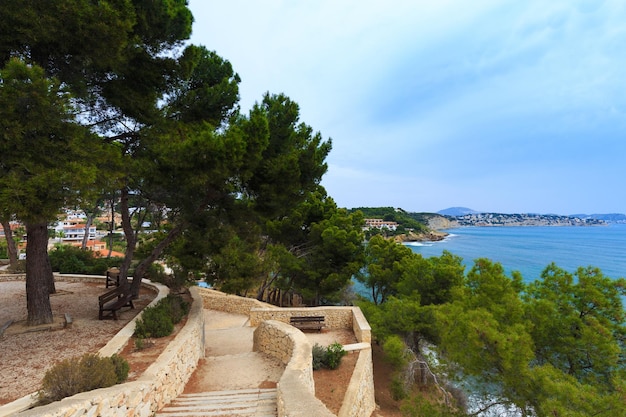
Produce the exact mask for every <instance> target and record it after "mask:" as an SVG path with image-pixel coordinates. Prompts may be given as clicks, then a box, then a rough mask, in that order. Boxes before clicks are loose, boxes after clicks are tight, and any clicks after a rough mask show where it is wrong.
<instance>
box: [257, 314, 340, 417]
mask: <svg viewBox="0 0 626 417" xmlns="http://www.w3.org/2000/svg"><path fill="white" fill-rule="evenodd" d="M254 351H258V352H262V353H265V354H267V355H269V356H272V357H274V358H276V359H278V360H280V361H281V362H282V363H283V364H285V365H286V366H285V371H284V372H283V375H282V376H281V378H280V380H279V381H278V385H277V388H276V389H277V392H276V395H277V402H278V416H279V417H283V416H289V417H307V416H317V417H333V416H334V414H333V413H331V412H330V411H329V410H328V408H326V406H325V405H324V404H323V403H322V402H321V401H320V400H319V399H317V398H316V397H315V383H314V381H313V368H312V365H311V364H312V361H313V354H312V352H311V344H310V343H309V341H308V340H307V338H306V336H305V335H304V334H303V333H302V332H301V331H300V330H298V329H296V328H295V327H293V326H290V325H288V324H286V323H283V322H280V321H276V320H266V321H263V322H262V323H261V324H259V326H258V327H257V328H256V330H255V331H254Z"/></svg>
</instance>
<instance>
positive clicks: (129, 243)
mask: <svg viewBox="0 0 626 417" xmlns="http://www.w3.org/2000/svg"><path fill="white" fill-rule="evenodd" d="M120 213H121V215H122V229H123V230H124V237H125V238H126V250H125V251H124V260H123V261H122V265H120V285H128V270H129V269H130V263H131V261H132V260H133V255H134V254H135V245H136V243H137V236H136V234H135V231H134V230H133V225H132V224H131V219H130V207H129V206H128V189H126V188H123V189H122V190H121V194H120Z"/></svg>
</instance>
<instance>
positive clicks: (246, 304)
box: [199, 288, 280, 326]
mask: <svg viewBox="0 0 626 417" xmlns="http://www.w3.org/2000/svg"><path fill="white" fill-rule="evenodd" d="M199 290H200V295H201V296H202V299H203V300H204V308H208V309H210V310H217V311H223V312H225V313H233V314H243V315H245V316H249V315H250V310H252V309H255V308H267V309H272V310H280V307H276V306H273V305H271V304H267V303H264V302H261V301H259V300H256V299H254V298H247V297H240V296H238V295H232V294H226V293H223V292H220V291H216V290H213V289H208V288H199ZM254 326H256V324H255V325H254Z"/></svg>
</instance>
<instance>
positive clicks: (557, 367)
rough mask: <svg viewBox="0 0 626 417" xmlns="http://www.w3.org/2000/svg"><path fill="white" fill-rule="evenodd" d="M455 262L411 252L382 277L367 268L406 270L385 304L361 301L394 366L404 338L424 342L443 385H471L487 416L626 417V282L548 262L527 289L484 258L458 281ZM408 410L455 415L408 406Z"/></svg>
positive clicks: (459, 269) (414, 404) (460, 272)
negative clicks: (496, 411) (501, 411)
mask: <svg viewBox="0 0 626 417" xmlns="http://www.w3.org/2000/svg"><path fill="white" fill-rule="evenodd" d="M372 240H373V242H374V244H378V242H379V238H376V239H372ZM381 247H382V245H381ZM370 253H371V252H370ZM393 253H394V249H393V248H390V249H389V252H388V253H387V254H383V256H389V257H391V258H393ZM373 259H374V258H372V257H370V258H369V260H370V261H372V260H373ZM405 259H406V260H408V261H406V260H405ZM460 261H461V260H460V258H458V257H456V256H454V255H452V254H449V253H444V255H442V256H441V257H439V258H431V259H428V260H424V259H420V258H419V257H413V256H410V255H408V256H407V257H406V258H402V259H400V260H397V261H396V262H388V263H386V264H385V263H380V264H381V265H386V266H385V267H384V268H381V270H380V271H378V270H376V268H370V269H371V270H372V271H374V277H381V276H385V277H389V276H391V273H392V272H393V271H396V270H398V268H399V266H400V265H403V264H404V265H405V267H406V271H409V273H406V274H402V275H400V276H399V277H398V278H396V279H395V281H394V280H387V281H385V282H394V284H393V285H392V286H391V288H392V289H393V291H392V292H391V294H390V295H388V296H387V297H386V298H385V301H384V302H383V303H382V304H380V305H376V304H375V303H373V302H364V301H362V302H360V303H359V305H360V306H361V308H362V310H363V312H364V314H365V315H366V317H367V318H368V320H369V322H370V324H371V325H372V332H373V335H374V336H375V337H376V338H377V339H378V340H379V341H381V342H382V343H383V347H384V349H385V351H386V353H387V355H388V357H389V359H390V360H391V361H392V362H393V363H394V364H396V365H397V366H400V367H401V366H402V364H403V359H404V358H403V355H402V350H403V343H402V340H407V341H409V342H410V343H411V344H412V346H413V348H414V349H421V348H422V347H423V343H422V341H424V340H426V341H429V342H431V343H434V344H435V347H434V349H435V351H436V352H437V354H438V356H437V366H436V367H433V368H432V369H433V370H436V371H437V372H438V373H439V377H438V378H439V380H440V382H441V383H442V384H444V385H445V382H446V380H452V381H457V382H460V383H463V382H467V381H468V380H470V381H471V383H469V384H468V385H469V386H471V393H472V395H473V396H476V397H477V398H482V399H483V400H484V403H483V405H484V406H485V407H486V409H487V408H489V406H490V405H493V404H496V403H497V404H501V405H503V406H506V407H509V408H511V409H514V410H517V411H518V412H520V413H521V414H524V415H536V416H538V417H543V416H552V415H568V416H570V415H571V416H584V415H591V414H594V415H598V416H607V417H608V416H613V415H617V416H621V417H623V416H624V415H625V411H624V410H626V407H624V393H625V392H626V389H625V384H624V382H623V381H624V380H626V367H625V366H624V363H626V361H625V358H626V344H625V343H624V340H626V337H625V336H626V323H625V318H626V312H625V311H624V309H623V305H622V300H623V297H624V296H625V295H626V280H624V279H621V278H620V279H611V278H608V277H605V276H604V275H603V274H602V273H601V271H600V270H598V269H597V268H592V267H586V268H579V269H578V270H576V272H575V273H574V274H570V273H568V272H566V271H563V270H562V269H560V268H558V267H557V266H556V265H553V264H552V265H549V266H548V267H547V268H546V269H545V270H544V272H543V273H542V277H541V280H539V281H536V282H534V283H531V284H528V285H525V284H524V283H523V281H522V277H521V276H520V275H519V273H516V272H513V273H512V275H511V276H507V275H506V274H505V273H504V269H503V268H502V265H500V264H498V263H494V262H492V261H490V260H488V259H477V260H475V262H474V265H473V267H472V268H471V269H470V271H469V272H468V273H467V275H466V276H463V267H462V264H461V262H460ZM385 274H387V275H385ZM365 282H367V280H365ZM373 282H375V281H373ZM425 299H426V300H428V301H426V302H424V300H425ZM416 353H420V354H421V356H422V357H423V356H426V355H425V353H424V352H416ZM394 386H395V385H394ZM401 388H402V389H406V387H404V386H402V385H401V384H400V383H399V382H398V383H397V387H395V388H393V389H394V392H395V395H396V396H397V397H398V398H399V397H401V395H402V391H401ZM446 389H447V390H448V392H450V389H449V388H446ZM404 411H405V413H407V415H422V414H420V413H426V414H427V415H456V414H455V413H456V411H454V410H452V409H447V408H445V407H443V408H439V407H438V406H437V405H436V404H431V403H429V402H425V403H422V402H420V401H417V402H415V401H413V400H412V402H407V403H405V408H404Z"/></svg>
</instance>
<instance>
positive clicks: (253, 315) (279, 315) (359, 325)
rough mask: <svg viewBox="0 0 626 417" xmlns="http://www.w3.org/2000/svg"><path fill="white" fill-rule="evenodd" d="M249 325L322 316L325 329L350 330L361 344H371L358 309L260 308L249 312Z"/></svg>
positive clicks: (367, 328) (365, 321) (367, 326)
mask: <svg viewBox="0 0 626 417" xmlns="http://www.w3.org/2000/svg"><path fill="white" fill-rule="evenodd" d="M249 315H250V325H251V326H253V327H254V326H258V325H259V324H260V323H262V322H263V321H265V320H277V321H282V322H283V323H287V324H289V321H290V319H291V317H292V316H324V328H325V329H329V330H332V329H351V330H352V331H353V332H354V335H355V336H356V338H357V340H358V341H359V342H361V343H371V341H372V328H371V327H370V325H369V323H368V322H367V320H366V319H365V316H364V315H363V312H362V311H361V309H360V308H358V307H293V308H260V307H255V308H252V309H251V310H250V313H249Z"/></svg>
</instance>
